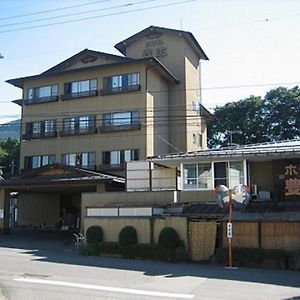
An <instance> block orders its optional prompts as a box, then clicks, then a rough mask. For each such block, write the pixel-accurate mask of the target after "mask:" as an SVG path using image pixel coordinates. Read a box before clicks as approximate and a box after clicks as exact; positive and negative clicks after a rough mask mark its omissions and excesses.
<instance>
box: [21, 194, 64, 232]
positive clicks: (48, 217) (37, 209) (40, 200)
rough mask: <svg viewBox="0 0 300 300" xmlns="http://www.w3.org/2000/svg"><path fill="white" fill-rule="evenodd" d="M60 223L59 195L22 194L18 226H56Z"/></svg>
mask: <svg viewBox="0 0 300 300" xmlns="http://www.w3.org/2000/svg"><path fill="white" fill-rule="evenodd" d="M58 221H59V195H55V194H44V193H43V194H42V193H40V194H33V193H23V194H22V193H20V194H19V197H18V225H20V226H22V225H33V226H41V225H42V223H43V222H44V223H45V224H46V225H51V226H54V225H55V224H56V223H57V222H58Z"/></svg>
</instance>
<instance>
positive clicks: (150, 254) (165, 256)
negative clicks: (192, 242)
mask: <svg viewBox="0 0 300 300" xmlns="http://www.w3.org/2000/svg"><path fill="white" fill-rule="evenodd" d="M122 256H123V257H124V258H132V259H134V258H140V259H145V260H146V259H150V260H162V261H173V260H174V257H175V250H174V249H171V248H164V247H160V246H159V245H157V244H135V245H131V246H127V247H123V248H122Z"/></svg>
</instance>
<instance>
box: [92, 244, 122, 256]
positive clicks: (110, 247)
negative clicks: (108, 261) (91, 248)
mask: <svg viewBox="0 0 300 300" xmlns="http://www.w3.org/2000/svg"><path fill="white" fill-rule="evenodd" d="M98 247H99V253H100V254H101V253H107V254H120V253H121V251H122V247H121V245H120V244H119V243H118V242H102V243H99V244H98Z"/></svg>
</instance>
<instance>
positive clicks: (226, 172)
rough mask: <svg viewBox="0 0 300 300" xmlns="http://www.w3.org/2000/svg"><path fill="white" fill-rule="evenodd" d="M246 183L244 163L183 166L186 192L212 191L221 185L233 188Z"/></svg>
mask: <svg viewBox="0 0 300 300" xmlns="http://www.w3.org/2000/svg"><path fill="white" fill-rule="evenodd" d="M212 170H213V171H212ZM244 183H245V178H244V163H243V161H233V162H214V163H191V164H183V189H184V190H199V189H200V190H201V189H211V190H212V189H214V188H215V187H216V186H217V185H221V184H222V185H226V186H227V187H229V188H233V187H235V186H236V185H239V184H244Z"/></svg>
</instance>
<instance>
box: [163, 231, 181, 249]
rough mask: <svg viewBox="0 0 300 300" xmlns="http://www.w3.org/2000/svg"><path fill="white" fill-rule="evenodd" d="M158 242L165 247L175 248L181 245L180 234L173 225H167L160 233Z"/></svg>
mask: <svg viewBox="0 0 300 300" xmlns="http://www.w3.org/2000/svg"><path fill="white" fill-rule="evenodd" d="M158 244H159V245H160V246H161V247H164V248H170V249H175V248H176V247H177V246H178V245H179V235H178V233H177V231H176V230H175V229H174V228H172V227H165V228H164V229H162V231H161V232H160V234H159V237H158Z"/></svg>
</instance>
